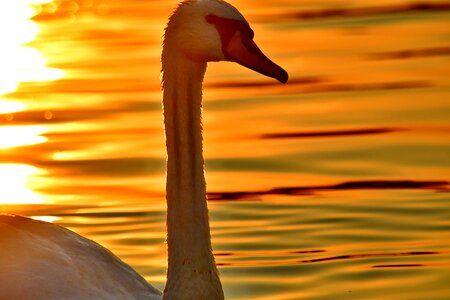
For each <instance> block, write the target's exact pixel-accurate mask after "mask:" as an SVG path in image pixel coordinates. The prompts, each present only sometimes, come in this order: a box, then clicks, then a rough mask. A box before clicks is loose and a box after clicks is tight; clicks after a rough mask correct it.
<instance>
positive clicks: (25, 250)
mask: <svg viewBox="0 0 450 300" xmlns="http://www.w3.org/2000/svg"><path fill="white" fill-rule="evenodd" d="M253 35H254V34H253V31H252V30H251V28H250V26H249V24H248V23H247V21H246V20H245V18H244V17H243V16H242V15H241V14H240V13H239V12H238V10H237V9H236V8H234V7H233V6H231V5H230V4H228V3H226V2H225V1H221V0H190V1H185V2H183V3H182V4H180V5H179V6H178V8H177V9H176V10H175V11H174V13H173V15H172V16H171V17H170V19H169V22H168V25H167V28H166V31H165V35H164V43H163V51H162V56H161V61H162V71H163V83H162V87H163V104H164V124H165V133H166V148H167V157H168V159H167V185H166V199H167V231H168V236H167V245H168V271H167V284H166V287H165V290H164V293H163V294H162V293H161V292H160V291H158V290H156V289H155V288H153V287H152V286H150V285H149V284H148V283H147V282H146V281H145V280H144V279H143V278H142V277H141V276H140V275H139V274H137V273H136V272H135V271H134V270H133V269H132V268H131V267H129V266H128V265H126V264H125V263H123V262H122V261H121V260H120V259H118V258H117V257H116V256H114V255H113V254H112V253H111V252H110V251H109V250H107V249H105V248H103V247H101V246H100V245H98V244H96V243H95V242H93V241H90V240H88V239H86V238H83V237H81V236H79V235H77V234H76V233H74V232H71V231H69V230H67V229H64V228H62V227H60V226H57V225H54V224H50V223H44V222H40V221H35V220H31V219H28V218H24V217H19V216H13V215H1V216H0V299H1V300H3V299H21V300H28V299H29V300H41V299H42V300H44V299H45V300H56V299H69V300H70V299H74V300H88V299H96V300H97V299H101V300H102V299H121V300H127V299H130V300H131V299H161V297H162V298H163V299H165V300H169V299H177V300H183V299H186V300H193V299H196V300H203V299H204V300H220V299H224V294H223V290H222V285H221V283H220V279H219V274H218V271H217V268H216V264H215V261H214V255H213V253H212V247H211V237H210V228H209V220H208V208H207V201H206V183H205V176H204V159H203V154H202V153H203V151H202V147H203V146H202V127H201V107H202V82H203V77H204V74H205V72H206V66H207V63H208V62H210V61H223V60H225V61H233V62H237V63H239V64H241V65H243V66H245V67H247V68H250V69H252V70H255V71H257V72H259V73H261V74H264V75H266V76H269V77H273V78H276V79H277V80H279V81H280V82H283V83H284V82H286V81H287V79H288V75H287V73H286V72H285V71H284V70H283V69H282V68H280V67H279V66H278V65H276V64H275V63H273V62H272V61H271V60H269V59H268V58H267V57H266V56H265V55H264V54H263V53H262V52H261V50H259V48H258V47H257V46H256V44H255V43H254V42H253Z"/></svg>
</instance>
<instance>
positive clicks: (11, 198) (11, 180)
mask: <svg viewBox="0 0 450 300" xmlns="http://www.w3.org/2000/svg"><path fill="white" fill-rule="evenodd" d="M39 173H40V171H39V169H37V168H35V167H32V166H30V165H25V164H0V182H1V183H2V188H1V189H0V204H39V203H43V199H42V197H40V196H39V195H38V194H36V193H33V192H32V191H31V190H30V189H29V186H28V182H29V180H30V178H31V177H32V176H34V175H37V174H39Z"/></svg>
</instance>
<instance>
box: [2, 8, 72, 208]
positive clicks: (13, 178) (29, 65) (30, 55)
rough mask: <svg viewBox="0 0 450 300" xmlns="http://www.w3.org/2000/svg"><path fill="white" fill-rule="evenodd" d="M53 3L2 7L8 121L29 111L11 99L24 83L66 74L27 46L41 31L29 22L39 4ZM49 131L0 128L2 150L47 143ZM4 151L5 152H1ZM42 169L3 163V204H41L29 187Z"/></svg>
mask: <svg viewBox="0 0 450 300" xmlns="http://www.w3.org/2000/svg"><path fill="white" fill-rule="evenodd" d="M51 2H52V0H21V1H7V2H3V3H2V4H1V10H0V28H14V30H4V31H3V34H2V38H1V39H0V49H1V55H0V65H1V68H0V79H1V80H0V114H3V115H4V116H3V119H4V120H5V121H6V122H11V121H14V113H17V112H21V111H26V109H27V107H26V105H25V104H23V103H21V102H18V101H15V100H12V99H8V96H7V94H10V93H13V92H15V91H16V90H17V89H18V87H19V85H20V84H21V83H25V82H39V81H51V80H57V79H60V78H62V77H63V76H64V71H62V70H60V69H55V68H49V67H47V63H46V60H45V58H44V57H43V55H42V54H41V52H40V51H39V50H37V49H35V48H33V47H30V46H27V44H29V43H30V42H32V41H33V40H34V39H36V37H37V35H38V34H39V32H40V29H39V27H38V25H37V24H36V23H35V22H33V21H32V20H30V19H31V18H32V17H34V16H35V15H37V14H38V13H39V11H40V6H38V5H39V4H45V3H51ZM46 132H48V127H47V126H44V125H14V126H2V127H0V151H5V150H7V149H10V148H15V147H21V146H26V145H36V144H41V143H44V142H46V141H47V138H46V137H44V136H42V135H43V134H44V133H46ZM2 149H3V150H2ZM37 173H39V169H37V168H36V167H34V166H31V165H27V164H11V163H8V164H0V182H1V186H2V188H1V190H0V203H1V204H38V203H43V198H42V197H41V196H40V195H38V194H37V193H35V192H33V191H32V190H31V188H30V186H29V185H28V184H27V183H28V182H29V179H30V177H31V176H33V175H36V174H37Z"/></svg>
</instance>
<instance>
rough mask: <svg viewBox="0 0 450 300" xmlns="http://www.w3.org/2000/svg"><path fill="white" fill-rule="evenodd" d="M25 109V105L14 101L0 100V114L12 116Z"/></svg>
mask: <svg viewBox="0 0 450 300" xmlns="http://www.w3.org/2000/svg"><path fill="white" fill-rule="evenodd" d="M24 109H25V104H23V103H20V102H16V101H7V100H0V114H12V113H15V112H18V111H21V110H24Z"/></svg>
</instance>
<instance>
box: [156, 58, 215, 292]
mask: <svg viewBox="0 0 450 300" xmlns="http://www.w3.org/2000/svg"><path fill="white" fill-rule="evenodd" d="M162 60H163V90H164V93H163V94H164V99H163V104H164V123H165V132H166V147H167V154H168V159H167V185H166V195H167V196H166V197H167V231H168V238H167V244H168V252H169V253H168V254H169V266H168V275H167V277H168V278H167V284H166V288H165V291H164V299H175V298H176V299H184V298H182V297H181V295H185V296H186V297H187V298H186V299H188V298H189V299H223V292H222V286H221V284H220V280H219V277H218V272H217V268H216V265H215V261H214V256H213V253H212V249H211V238H210V228H209V220H208V208H207V201H206V184H205V176H204V159H203V154H202V152H203V151H202V126H201V111H202V82H203V77H204V74H205V71H206V63H200V62H194V61H191V60H189V59H187V58H185V57H183V56H182V55H168V54H167V52H166V53H164V52H163V58H162Z"/></svg>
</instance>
